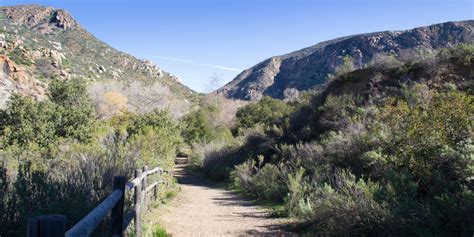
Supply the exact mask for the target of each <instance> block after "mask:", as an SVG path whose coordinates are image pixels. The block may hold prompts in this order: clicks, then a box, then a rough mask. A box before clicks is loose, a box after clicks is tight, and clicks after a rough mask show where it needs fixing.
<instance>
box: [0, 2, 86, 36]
mask: <svg viewBox="0 0 474 237" xmlns="http://www.w3.org/2000/svg"><path fill="white" fill-rule="evenodd" d="M0 11H2V12H3V13H4V14H5V16H6V17H7V19H9V20H10V21H12V22H14V23H17V24H21V25H23V26H26V27H28V28H31V29H38V30H40V31H44V32H45V33H47V32H50V31H51V30H53V27H56V28H59V29H62V30H67V29H70V28H74V27H75V26H77V25H78V23H77V22H76V20H74V18H73V17H72V16H71V14H69V12H67V11H66V10H63V9H55V8H52V7H45V6H40V5H19V6H9V7H0Z"/></svg>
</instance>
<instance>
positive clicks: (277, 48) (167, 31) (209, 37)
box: [0, 0, 474, 92]
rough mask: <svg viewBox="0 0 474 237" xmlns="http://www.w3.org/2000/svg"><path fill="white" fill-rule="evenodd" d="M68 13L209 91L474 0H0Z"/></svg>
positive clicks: (431, 20)
mask: <svg viewBox="0 0 474 237" xmlns="http://www.w3.org/2000/svg"><path fill="white" fill-rule="evenodd" d="M17 4H40V5H46V6H53V7H56V8H63V9H66V10H68V11H69V12H70V13H71V14H72V15H73V16H74V17H75V18H76V20H78V21H79V23H80V24H81V25H82V26H83V27H84V28H85V29H87V30H88V31H89V32H91V33H92V34H94V35H95V36H96V37H97V38H99V39H101V40H102V41H104V42H106V43H108V44H109V45H111V46H112V47H114V48H116V49H118V50H121V51H124V52H126V53H129V54H131V55H133V56H135V57H138V58H141V59H149V60H151V61H153V62H154V63H156V64H157V65H158V66H159V67H160V68H162V69H163V70H165V71H168V72H170V73H172V74H174V75H176V76H178V77H179V78H180V80H181V82H182V83H184V84H185V85H187V86H189V87H190V88H192V89H194V90H196V91H200V92H204V91H206V90H208V89H209V86H207V85H209V81H210V80H211V78H213V77H214V78H215V77H218V78H220V79H221V80H220V81H221V83H222V84H224V83H227V82H229V81H231V80H232V79H233V78H234V77H235V76H236V75H237V74H239V73H240V72H241V71H242V70H245V69H247V68H249V67H252V66H253V65H255V64H257V63H259V62H261V61H263V60H265V59H266V58H269V57H271V56H276V55H281V54H286V53H290V52H292V51H295V50H298V49H301V48H304V47H308V46H311V45H314V44H316V43H318V42H321V41H324V40H329V39H333V38H336V37H340V36H346V35H352V34H359V33H367V32H374V31H385V30H404V29H410V28H414V27H417V26H424V25H430V24H436V23H441V22H446V21H458V20H470V19H474V0H0V5H17Z"/></svg>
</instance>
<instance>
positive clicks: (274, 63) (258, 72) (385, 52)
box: [216, 21, 474, 100]
mask: <svg viewBox="0 0 474 237" xmlns="http://www.w3.org/2000/svg"><path fill="white" fill-rule="evenodd" d="M473 41H474V21H463V22H447V23H443V24H437V25H432V26H427V27H419V28H415V29H412V30H406V31H394V32H391V31H386V32H376V33H370V34H361V35H354V36H347V37H342V38H338V39H334V40H330V41H326V42H322V43H319V44H316V45H314V46H311V47H308V48H305V49H302V50H299V51H296V52H293V53H290V54H287V55H282V56H276V57H272V58H270V59H267V60H265V61H263V62H261V63H259V64H257V65H255V66H254V67H252V68H250V69H247V70H245V71H243V72H242V73H241V74H239V75H238V76H237V77H236V78H235V79H234V80H232V81H231V82H230V83H228V84H227V85H225V86H224V87H222V88H220V89H219V90H217V92H216V93H218V94H221V95H224V96H227V97H230V98H237V99H244V100H258V99H260V98H261V97H262V96H264V95H268V96H272V97H275V98H284V93H283V92H284V91H285V89H287V88H295V89H297V90H307V89H310V88H312V87H314V86H317V85H320V84H323V83H324V82H325V81H326V79H327V78H328V75H330V74H335V73H336V70H337V68H338V67H339V66H340V65H341V64H343V62H344V58H345V57H349V58H350V62H351V64H352V67H353V69H360V68H364V67H365V66H367V65H369V64H371V63H375V61H377V60H379V59H380V60H381V58H387V57H394V58H397V59H398V60H401V61H403V60H407V59H410V58H411V57H423V55H424V54H429V53H432V52H435V51H436V50H437V49H440V48H444V47H451V46H454V45H457V44H460V43H465V42H473Z"/></svg>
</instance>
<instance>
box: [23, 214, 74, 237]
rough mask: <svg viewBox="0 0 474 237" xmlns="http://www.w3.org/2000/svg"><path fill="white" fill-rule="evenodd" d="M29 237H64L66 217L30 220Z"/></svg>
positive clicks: (48, 216)
mask: <svg viewBox="0 0 474 237" xmlns="http://www.w3.org/2000/svg"><path fill="white" fill-rule="evenodd" d="M27 228H28V229H27V236H28V237H64V234H65V233H66V217H65V216H63V215H47V216H36V217H31V218H29V219H28V227H27Z"/></svg>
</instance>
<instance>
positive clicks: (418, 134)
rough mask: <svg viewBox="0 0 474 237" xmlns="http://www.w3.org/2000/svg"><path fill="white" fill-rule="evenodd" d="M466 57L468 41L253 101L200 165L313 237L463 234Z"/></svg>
mask: <svg viewBox="0 0 474 237" xmlns="http://www.w3.org/2000/svg"><path fill="white" fill-rule="evenodd" d="M473 56H474V47H473V45H469V44H465V45H460V46H458V47H455V48H450V49H444V50H441V51H440V52H439V53H438V54H437V55H436V56H434V57H430V58H427V59H424V60H418V61H408V62H404V63H401V62H400V63H399V64H397V65H396V66H394V65H390V67H384V66H383V65H381V64H380V63H376V62H374V63H373V65H377V66H376V67H370V66H369V67H367V68H364V69H360V70H356V71H352V72H348V71H347V70H346V69H347V68H343V69H341V70H339V72H341V73H340V75H338V76H337V77H335V78H332V79H331V80H330V81H329V82H328V83H327V84H326V85H325V86H324V87H323V88H319V89H316V90H314V91H312V92H308V93H306V94H304V93H303V95H302V96H300V98H299V99H298V100H296V101H294V100H293V101H291V102H283V101H277V100H274V99H271V98H263V99H262V100H261V101H259V102H251V103H249V104H248V105H246V106H245V107H242V108H241V109H239V110H238V111H237V113H236V118H235V122H234V123H233V124H232V126H231V129H232V131H233V134H234V137H233V138H232V139H229V141H230V142H227V143H222V142H221V143H217V142H215V143H214V144H218V145H215V146H214V147H207V148H206V149H205V157H204V160H203V161H202V162H201V163H200V165H201V169H202V170H203V171H204V173H205V174H207V175H208V176H209V177H211V178H214V179H219V180H226V181H228V182H229V183H230V184H231V186H232V187H233V188H234V189H237V190H239V191H241V192H242V193H243V194H245V195H248V196H250V197H253V198H256V199H262V200H271V201H273V202H276V203H280V204H284V206H285V210H286V213H287V215H289V216H292V217H294V218H296V219H298V220H300V223H301V224H302V227H303V228H302V229H303V230H304V231H305V232H309V233H310V234H312V235H314V234H316V235H328V236H348V235H351V236H471V235H473V234H474V144H473V130H472V129H473V125H474V123H473V118H474V95H473V88H474V87H473V78H472V68H474V60H473V59H474V57H473ZM344 61H345V62H346V64H348V63H347V60H344ZM344 67H347V65H344Z"/></svg>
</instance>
